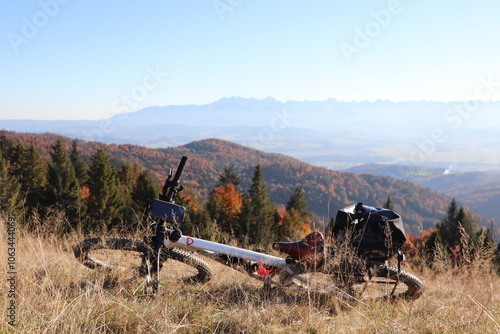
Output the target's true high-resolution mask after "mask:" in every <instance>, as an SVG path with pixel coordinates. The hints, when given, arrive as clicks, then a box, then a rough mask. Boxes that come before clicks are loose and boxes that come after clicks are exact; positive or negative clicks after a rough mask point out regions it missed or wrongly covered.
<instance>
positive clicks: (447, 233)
mask: <svg viewBox="0 0 500 334" xmlns="http://www.w3.org/2000/svg"><path fill="white" fill-rule="evenodd" d="M457 215H458V205H457V202H456V201H455V199H453V200H452V201H451V203H450V206H449V207H448V211H447V214H446V216H445V217H444V218H443V220H442V221H441V222H440V223H438V224H437V228H438V229H439V231H440V232H439V234H440V236H441V239H442V240H443V243H444V244H446V245H448V246H449V247H455V246H456V245H459V244H460V231H459V229H458V223H457Z"/></svg>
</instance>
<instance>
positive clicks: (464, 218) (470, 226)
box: [456, 206, 481, 243]
mask: <svg viewBox="0 0 500 334" xmlns="http://www.w3.org/2000/svg"><path fill="white" fill-rule="evenodd" d="M456 220H457V225H458V223H460V225H462V227H463V229H464V231H465V233H466V234H467V236H468V238H469V240H470V242H472V243H475V242H476V241H477V238H478V237H479V234H480V233H481V232H480V231H479V223H478V222H477V221H476V220H475V219H474V218H473V217H472V215H471V214H470V213H468V212H466V211H465V209H464V208H463V206H461V207H460V209H459V210H458V213H457V218H456Z"/></svg>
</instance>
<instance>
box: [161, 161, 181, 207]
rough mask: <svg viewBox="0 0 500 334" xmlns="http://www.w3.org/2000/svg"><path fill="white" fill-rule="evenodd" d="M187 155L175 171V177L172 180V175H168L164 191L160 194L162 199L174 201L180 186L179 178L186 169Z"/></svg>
mask: <svg viewBox="0 0 500 334" xmlns="http://www.w3.org/2000/svg"><path fill="white" fill-rule="evenodd" d="M187 159H188V158H187V157H186V156H183V157H182V158H181V161H180V163H179V166H178V167H177V170H176V171H175V175H174V178H173V179H172V180H170V177H171V175H169V176H168V178H167V180H165V184H164V185H163V193H162V194H161V196H160V199H162V200H164V201H166V202H172V200H173V199H174V197H175V195H177V192H178V189H177V187H178V186H179V179H180V178H181V175H182V171H183V170H184V166H185V165H186V161H187Z"/></svg>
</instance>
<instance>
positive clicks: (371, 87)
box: [0, 0, 500, 119]
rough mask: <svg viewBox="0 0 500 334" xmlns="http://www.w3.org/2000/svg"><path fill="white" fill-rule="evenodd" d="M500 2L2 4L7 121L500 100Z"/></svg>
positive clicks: (0, 102) (0, 113) (1, 69)
mask: <svg viewBox="0 0 500 334" xmlns="http://www.w3.org/2000/svg"><path fill="white" fill-rule="evenodd" d="M499 14H500V2H499V1H494V0H492V1H423V0H421V1H417V0H413V1H406V0H401V1H333V0H328V1H327V0H325V1H304V0H300V1H299V0H286V1H285V0H276V1H268V0H266V1H264V0H251V1H250V0H204V1H199V0H198V1H196V0H193V1H170V0H161V1H160V0H158V1H156V0H149V1H142V2H139V1H111V0H109V1H108V0H107V1H94V0H89V1H76V0H73V1H71V0H69V1H68V0H64V1H63V0H39V1H28V0H23V1H13V0H0V37H1V38H0V50H1V53H0V78H1V80H0V82H1V87H0V119H12V118H28V119H102V118H108V117H111V116H113V115H115V114H118V113H121V112H131V111H135V110H138V109H141V108H144V107H147V106H151V105H160V106H164V105H171V104H204V103H210V102H213V101H215V100H218V99H220V98H222V97H231V96H242V97H254V98H264V97H267V96H271V97H274V98H276V99H277V100H280V101H286V100H299V101H301V100H325V99H328V98H334V99H338V100H343V101H351V100H356V101H362V100H369V101H373V100H376V99H387V100H391V101H408V100H433V101H450V100H453V101H456V100H466V99H470V98H474V96H475V95H474V94H475V91H476V89H477V87H478V85H481V83H480V79H479V78H489V80H490V82H493V83H496V84H493V85H491V84H490V86H489V88H490V90H489V91H486V90H484V89H483V90H482V91H481V92H482V93H483V94H482V95H481V97H482V98H483V99H491V100H500V43H499V35H498V34H499V33H500V20H499Z"/></svg>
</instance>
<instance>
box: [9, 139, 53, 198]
mask: <svg viewBox="0 0 500 334" xmlns="http://www.w3.org/2000/svg"><path fill="white" fill-rule="evenodd" d="M11 161H12V167H13V168H12V174H13V176H14V177H16V178H17V180H18V181H19V185H20V192H21V196H26V197H25V198H26V205H27V207H28V208H36V207H37V206H38V205H39V203H40V201H42V200H43V195H44V188H45V184H46V181H47V165H46V163H45V162H44V161H43V160H42V158H41V156H40V153H38V151H37V150H36V149H35V148H34V147H33V145H30V146H27V145H26V144H25V143H24V142H23V141H19V142H18V143H17V144H16V145H15V146H14V148H13V149H12V160H11Z"/></svg>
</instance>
